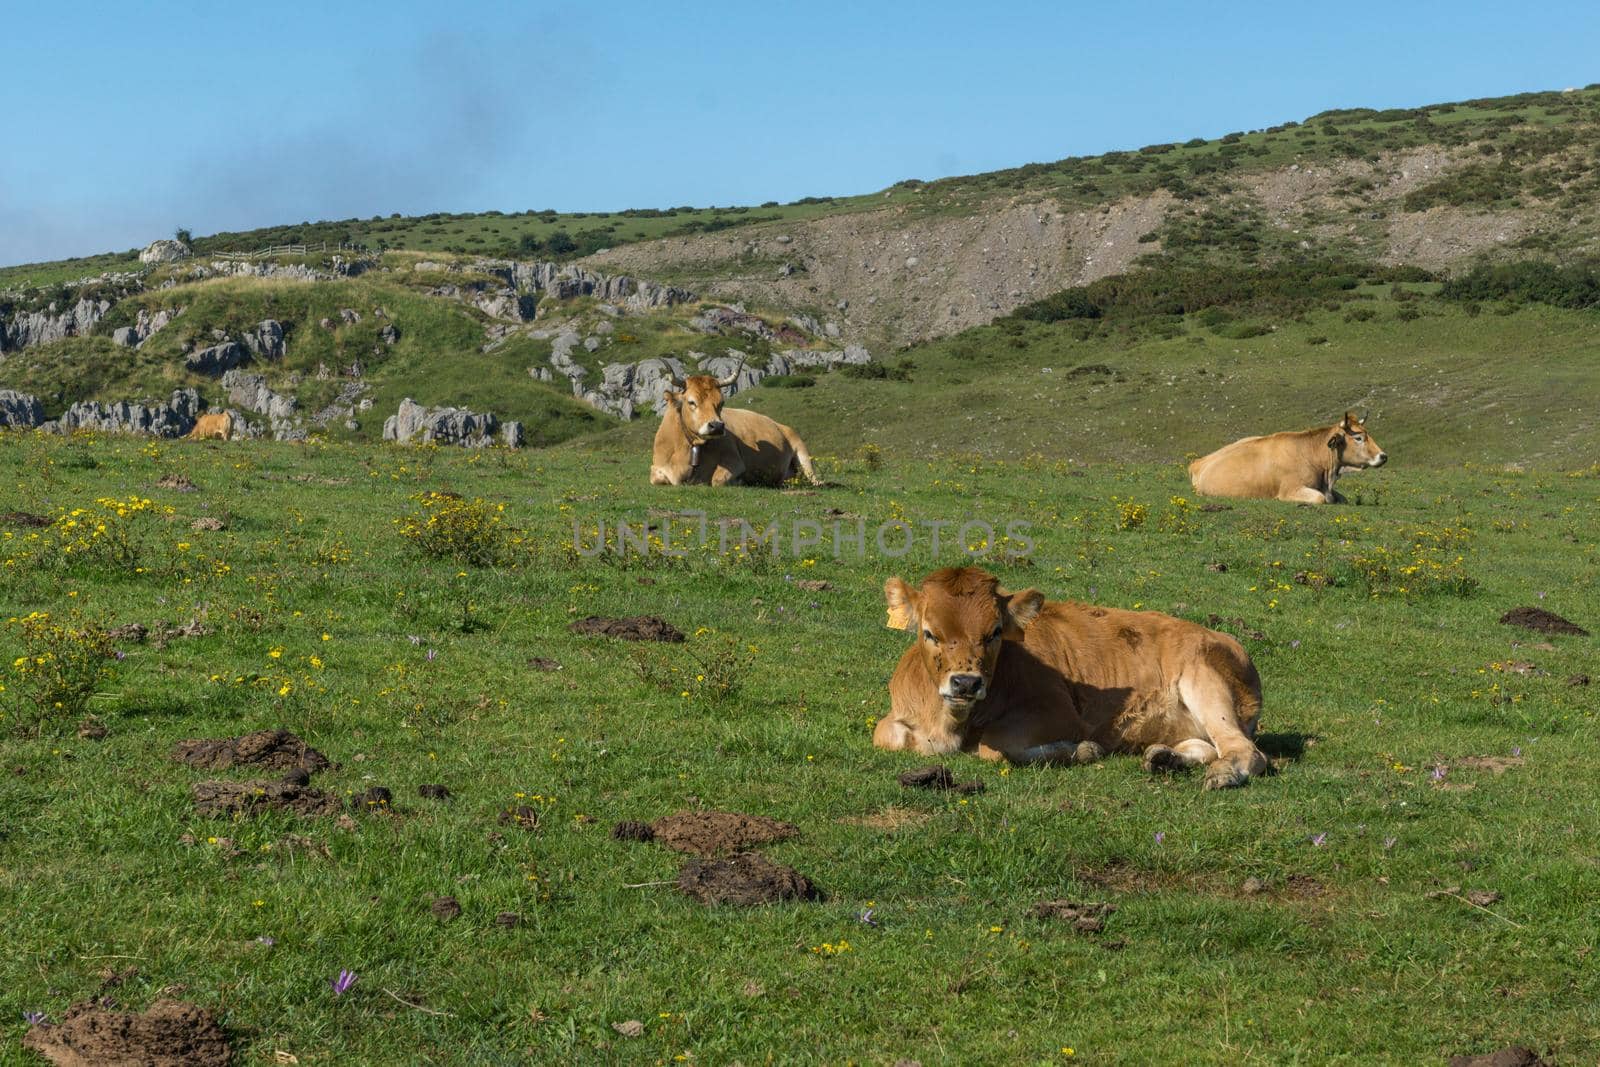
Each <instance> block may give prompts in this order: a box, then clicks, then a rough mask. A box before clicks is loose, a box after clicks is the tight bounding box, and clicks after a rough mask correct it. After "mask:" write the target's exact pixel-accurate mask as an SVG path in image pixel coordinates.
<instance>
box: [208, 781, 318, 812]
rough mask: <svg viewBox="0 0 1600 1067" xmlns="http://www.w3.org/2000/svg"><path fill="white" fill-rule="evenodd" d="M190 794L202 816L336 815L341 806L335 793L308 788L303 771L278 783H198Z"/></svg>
mask: <svg viewBox="0 0 1600 1067" xmlns="http://www.w3.org/2000/svg"><path fill="white" fill-rule="evenodd" d="M190 792H191V793H192V794H193V796H194V810H195V812H196V813H197V814H200V815H230V816H231V815H253V814H255V813H256V812H258V811H266V810H272V809H278V810H283V811H292V812H294V813H295V814H296V815H337V814H339V809H340V807H341V805H340V803H339V798H338V797H336V796H334V795H333V794H332V793H324V792H322V791H321V790H320V789H312V788H310V787H308V786H307V785H306V784H305V774H304V772H303V771H301V772H300V773H298V774H291V775H290V776H289V777H287V778H284V779H283V780H282V781H277V782H274V781H272V780H270V779H263V780H260V781H244V782H196V783H195V784H194V785H193V786H191V787H190Z"/></svg>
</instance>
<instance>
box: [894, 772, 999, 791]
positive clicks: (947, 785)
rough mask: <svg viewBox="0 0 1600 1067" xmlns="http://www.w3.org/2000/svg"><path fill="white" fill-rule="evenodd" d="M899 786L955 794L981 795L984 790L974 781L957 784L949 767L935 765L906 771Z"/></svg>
mask: <svg viewBox="0 0 1600 1067" xmlns="http://www.w3.org/2000/svg"><path fill="white" fill-rule="evenodd" d="M900 784H901V785H903V786H905V787H906V788H907V789H951V790H954V791H955V792H957V793H981V792H983V788H984V787H983V783H982V782H980V781H976V780H974V781H971V782H958V781H956V776H955V775H953V774H951V773H950V768H949V767H940V766H937V765H935V766H932V767H918V768H917V769H916V770H914V771H906V772H905V773H904V774H902V775H900Z"/></svg>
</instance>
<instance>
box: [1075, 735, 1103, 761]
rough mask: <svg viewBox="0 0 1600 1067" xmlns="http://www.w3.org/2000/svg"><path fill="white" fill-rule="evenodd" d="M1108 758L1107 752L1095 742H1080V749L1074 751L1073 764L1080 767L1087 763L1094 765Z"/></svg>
mask: <svg viewBox="0 0 1600 1067" xmlns="http://www.w3.org/2000/svg"><path fill="white" fill-rule="evenodd" d="M1105 757H1106V750H1105V749H1103V748H1101V747H1100V746H1099V745H1098V744H1096V743H1095V742H1093V741H1079V742H1078V747H1077V748H1075V749H1073V751H1072V762H1073V763H1076V764H1079V765H1080V766H1081V765H1082V764H1085V763H1094V762H1095V761H1096V760H1102V759H1105Z"/></svg>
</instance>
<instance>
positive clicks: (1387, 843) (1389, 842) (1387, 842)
mask: <svg viewBox="0 0 1600 1067" xmlns="http://www.w3.org/2000/svg"><path fill="white" fill-rule="evenodd" d="M1396 840H1398V838H1393V837H1386V838H1384V839H1383V850H1384V851H1385V852H1387V851H1389V850H1390V849H1391V848H1394V843H1395V841H1396Z"/></svg>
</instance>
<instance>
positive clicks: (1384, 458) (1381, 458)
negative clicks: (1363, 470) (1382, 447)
mask: <svg viewBox="0 0 1600 1067" xmlns="http://www.w3.org/2000/svg"><path fill="white" fill-rule="evenodd" d="M1387 462H1389V453H1387V452H1379V453H1378V457H1377V458H1376V459H1373V460H1369V461H1368V462H1367V466H1369V467H1381V466H1383V465H1384V464H1385V463H1387Z"/></svg>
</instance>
